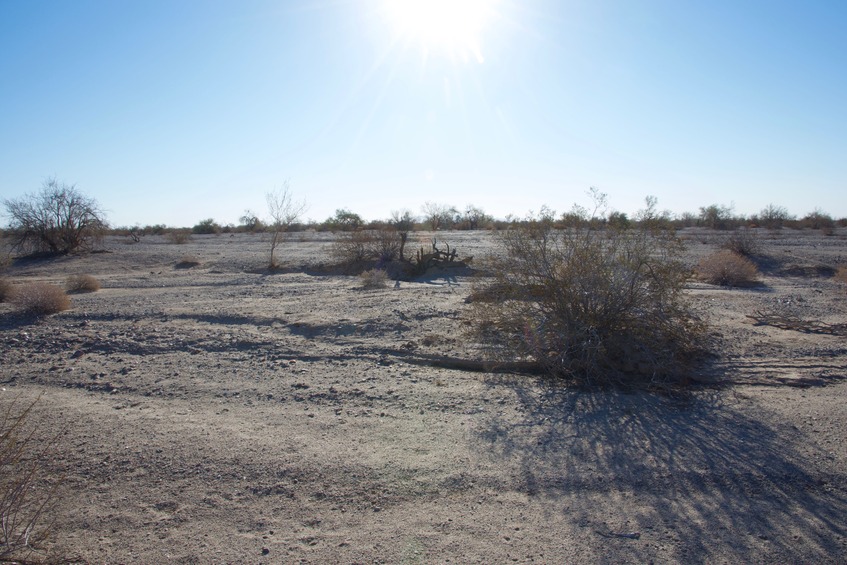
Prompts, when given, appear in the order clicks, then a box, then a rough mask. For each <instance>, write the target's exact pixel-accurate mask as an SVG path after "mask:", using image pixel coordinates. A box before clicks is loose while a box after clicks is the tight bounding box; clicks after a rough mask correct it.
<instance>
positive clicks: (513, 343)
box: [472, 191, 703, 384]
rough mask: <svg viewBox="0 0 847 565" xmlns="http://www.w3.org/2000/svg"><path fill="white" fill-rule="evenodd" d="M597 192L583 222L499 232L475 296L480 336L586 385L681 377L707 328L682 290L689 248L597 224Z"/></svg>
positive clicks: (600, 197) (505, 353)
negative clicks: (495, 253) (497, 247)
mask: <svg viewBox="0 0 847 565" xmlns="http://www.w3.org/2000/svg"><path fill="white" fill-rule="evenodd" d="M591 194H592V197H593V199H594V203H595V209H594V212H593V213H584V214H582V215H581V216H580V218H579V220H580V222H579V225H578V226H575V227H573V228H570V229H565V230H558V229H555V228H554V226H553V222H552V220H551V218H552V217H553V215H552V213H551V214H547V215H546V216H545V217H542V218H540V219H539V218H531V219H529V220H528V221H526V222H524V223H522V224H521V225H519V226H515V227H514V228H513V229H511V230H508V231H506V232H505V233H504V234H503V235H502V236H501V240H500V242H501V246H502V248H503V253H502V254H501V255H500V256H499V257H496V258H494V259H493V260H492V261H491V262H490V263H489V265H488V269H489V271H490V272H491V273H492V274H493V279H491V280H490V281H489V282H488V283H487V284H484V285H483V287H482V290H483V291H484V292H483V293H482V294H483V295H487V297H488V299H487V300H475V301H474V302H472V318H473V320H474V322H473V323H474V333H475V335H476V336H478V337H480V338H482V340H483V341H484V342H485V343H487V344H489V346H491V348H492V352H493V353H494V355H495V357H499V358H529V359H533V360H534V361H535V362H537V363H538V364H540V365H541V366H543V367H544V368H545V369H546V370H547V371H548V372H549V373H550V374H552V375H555V376H561V377H567V378H571V379H574V380H576V381H578V382H583V383H591V384H608V383H628V382H633V381H642V382H643V381H644V380H645V379H646V380H647V381H648V382H651V383H658V382H662V383H668V382H670V381H675V380H677V379H680V378H681V377H680V376H681V375H682V374H683V369H684V368H685V367H687V366H688V365H689V363H690V361H691V360H692V359H693V358H694V356H695V353H696V352H697V351H698V340H699V339H700V337H701V336H702V334H703V332H702V329H703V326H702V324H701V323H700V322H699V321H698V320H697V319H696V318H695V316H694V315H693V314H692V312H691V310H690V308H689V306H688V304H687V303H686V302H685V300H684V298H683V295H682V289H683V285H684V283H685V280H686V278H687V276H688V271H687V269H686V268H685V266H684V264H683V263H682V261H681V260H680V259H681V257H680V254H681V252H682V245H681V243H680V241H679V240H678V239H677V238H676V237H675V236H674V235H673V233H672V232H670V231H667V230H661V229H650V228H647V227H644V228H642V229H639V230H626V231H621V230H616V229H611V230H598V229H594V228H592V227H591V226H592V225H593V224H592V220H594V219H595V218H597V213H598V212H600V211H602V210H603V209H604V208H605V205H606V197H605V195H604V194H601V193H599V192H597V191H592V193H591ZM575 209H577V208H575ZM574 221H576V218H574ZM644 224H645V225H649V222H645V223H644Z"/></svg>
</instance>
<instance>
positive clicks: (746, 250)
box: [721, 228, 762, 257]
mask: <svg viewBox="0 0 847 565" xmlns="http://www.w3.org/2000/svg"><path fill="white" fill-rule="evenodd" d="M721 248H723V249H728V250H729V251H732V252H734V253H737V254H739V255H743V256H744V257H755V256H756V255H760V254H761V253H762V242H761V239H759V235H758V234H757V233H756V231H755V230H752V229H750V228H738V229H737V230H735V231H733V232H732V233H731V234H729V235H728V236H727V237H726V238H725V239H724V241H723V243H721Z"/></svg>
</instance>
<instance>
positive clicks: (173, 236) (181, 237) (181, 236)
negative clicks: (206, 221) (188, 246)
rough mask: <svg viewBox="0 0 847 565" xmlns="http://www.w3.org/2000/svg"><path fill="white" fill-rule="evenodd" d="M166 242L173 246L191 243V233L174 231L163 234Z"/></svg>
mask: <svg viewBox="0 0 847 565" xmlns="http://www.w3.org/2000/svg"><path fill="white" fill-rule="evenodd" d="M165 237H166V238H167V240H168V242H170V243H173V244H175V245H182V244H185V243H188V242H189V241H191V233H190V232H188V231H186V230H174V231H169V232H168V233H166V234H165Z"/></svg>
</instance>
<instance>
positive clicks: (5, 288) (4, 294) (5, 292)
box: [0, 278, 15, 302]
mask: <svg viewBox="0 0 847 565" xmlns="http://www.w3.org/2000/svg"><path fill="white" fill-rule="evenodd" d="M14 289H15V285H13V284H12V283H11V282H10V281H9V280H8V279H5V278H0V302H9V301H10V299H11V298H12V292H13V291H14Z"/></svg>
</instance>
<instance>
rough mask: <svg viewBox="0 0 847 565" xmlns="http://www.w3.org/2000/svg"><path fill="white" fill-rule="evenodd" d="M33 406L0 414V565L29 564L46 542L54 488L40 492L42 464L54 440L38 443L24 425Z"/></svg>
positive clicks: (16, 407)
mask: <svg viewBox="0 0 847 565" xmlns="http://www.w3.org/2000/svg"><path fill="white" fill-rule="evenodd" d="M36 402H37V400H36V401H33V402H32V403H30V404H29V405H27V406H24V407H20V406H19V404H18V403H17V402H15V401H12V402H9V403H7V404H6V406H5V407H4V408H2V409H0V562H3V563H7V562H11V563H23V562H31V560H30V556H31V555H32V553H33V552H34V551H36V550H38V549H39V548H40V545H41V544H42V543H44V542H45V541H46V540H47V538H48V537H49V536H50V533H51V531H50V526H51V523H50V516H51V515H52V514H53V511H54V508H55V505H56V500H57V499H56V496H55V493H56V490H55V487H53V488H50V487H47V488H45V487H44V485H43V484H42V483H43V481H44V479H45V477H44V476H43V475H44V468H43V463H42V461H43V459H44V458H45V457H46V456H48V455H49V452H50V451H51V450H52V449H53V448H54V445H55V441H56V437H54V438H52V439H50V440H47V441H45V440H43V439H42V438H41V437H40V436H39V435H38V434H37V433H36V431H37V430H35V429H33V427H32V426H31V425H30V422H28V419H29V418H30V416H31V413H32V408H33V406H35V403H36Z"/></svg>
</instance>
